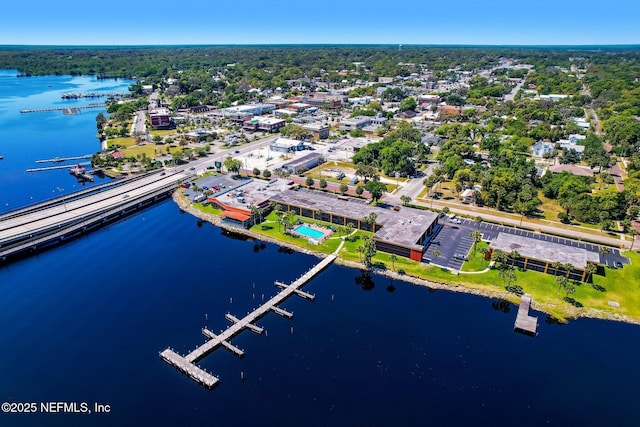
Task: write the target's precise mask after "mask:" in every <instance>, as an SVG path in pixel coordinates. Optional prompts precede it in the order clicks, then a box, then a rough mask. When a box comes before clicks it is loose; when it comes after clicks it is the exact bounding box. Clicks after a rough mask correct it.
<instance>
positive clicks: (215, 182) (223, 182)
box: [184, 174, 244, 201]
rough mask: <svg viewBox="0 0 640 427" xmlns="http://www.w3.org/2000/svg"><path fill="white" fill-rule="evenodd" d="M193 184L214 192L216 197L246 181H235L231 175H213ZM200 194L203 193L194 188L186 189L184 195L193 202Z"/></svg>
mask: <svg viewBox="0 0 640 427" xmlns="http://www.w3.org/2000/svg"><path fill="white" fill-rule="evenodd" d="M192 182H194V183H195V184H196V185H197V186H198V187H199V188H202V189H203V190H211V191H213V195H214V196H215V195H216V194H217V193H219V192H221V191H225V190H228V189H229V188H233V187H235V186H237V185H239V184H242V183H243V182H244V181H243V180H241V179H233V177H232V176H231V175H230V174H226V175H218V174H212V175H209V176H206V177H203V178H198V179H196V180H193V181H192ZM205 187H206V188H205ZM199 194H201V192H199V191H198V192H196V191H193V189H192V187H189V188H185V189H184V195H185V196H186V197H187V198H188V199H189V200H191V201H193V199H194V198H195V197H196V196H197V195H199Z"/></svg>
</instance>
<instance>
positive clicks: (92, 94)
mask: <svg viewBox="0 0 640 427" xmlns="http://www.w3.org/2000/svg"><path fill="white" fill-rule="evenodd" d="M126 95H127V94H126V93H117V92H89V93H63V94H62V95H60V98H62V99H80V98H102V97H105V96H106V97H108V98H118V97H123V96H126Z"/></svg>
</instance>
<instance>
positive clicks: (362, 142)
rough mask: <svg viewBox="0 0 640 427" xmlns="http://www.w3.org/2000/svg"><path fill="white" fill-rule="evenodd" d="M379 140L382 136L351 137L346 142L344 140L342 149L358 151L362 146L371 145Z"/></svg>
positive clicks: (352, 151)
mask: <svg viewBox="0 0 640 427" xmlns="http://www.w3.org/2000/svg"><path fill="white" fill-rule="evenodd" d="M379 140H380V138H375V139H371V138H360V137H358V138H350V139H347V140H346V142H344V143H343V144H342V145H340V150H342V151H349V152H351V153H357V152H358V151H360V149H361V148H362V147H364V146H366V145H369V144H371V143H372V142H378V141H379Z"/></svg>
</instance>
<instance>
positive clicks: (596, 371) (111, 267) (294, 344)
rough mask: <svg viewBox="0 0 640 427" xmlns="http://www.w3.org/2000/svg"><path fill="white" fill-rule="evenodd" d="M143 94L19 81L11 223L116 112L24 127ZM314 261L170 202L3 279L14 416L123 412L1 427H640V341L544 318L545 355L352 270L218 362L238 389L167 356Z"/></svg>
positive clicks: (5, 112) (483, 323) (10, 116)
mask: <svg viewBox="0 0 640 427" xmlns="http://www.w3.org/2000/svg"><path fill="white" fill-rule="evenodd" d="M127 84H128V82H122V81H118V82H115V81H110V82H98V81H95V80H92V79H90V78H70V77H42V78H40V77H38V78H28V79H17V78H15V72H13V74H12V73H11V72H4V73H0V155H4V156H5V160H2V161H0V178H1V179H2V181H0V182H2V183H1V184H0V202H1V203H2V205H7V204H8V206H9V208H11V207H13V206H18V205H21V204H25V203H28V201H30V200H31V197H33V198H34V199H36V200H40V199H43V198H47V197H51V193H55V192H59V191H58V190H57V189H56V187H60V188H64V191H65V192H66V191H71V189H74V188H75V189H77V188H78V184H77V183H75V181H73V179H72V178H71V177H69V175H68V174H67V172H66V171H61V172H60V173H57V172H55V173H50V172H46V173H45V172H43V173H41V174H40V175H37V174H26V173H25V172H24V169H26V167H33V161H34V160H36V159H37V158H46V157H56V156H59V157H62V156H66V155H76V154H85V152H86V153H91V152H93V151H95V150H97V148H98V142H97V139H95V137H94V134H95V115H96V114H97V113H98V111H99V110H88V112H83V113H82V114H80V115H77V116H63V115H62V114H61V113H46V114H33V115H20V114H19V113H18V112H17V111H19V110H20V109H22V108H36V107H46V106H51V105H58V104H59V103H60V102H62V101H60V100H59V94H60V93H64V92H80V91H83V92H88V91H92V90H97V89H101V90H106V91H121V90H122V89H123V88H126V86H127ZM48 85H51V86H48ZM56 91H58V92H57V93H56ZM78 103H79V105H81V104H82V103H81V102H80V101H78ZM27 165H28V166H27ZM74 185H75V186H76V187H74ZM54 195H55V194H54ZM315 262H317V259H315V258H314V257H311V256H307V255H302V254H298V253H286V252H283V251H281V250H279V248H278V247H277V246H275V245H271V244H264V245H261V244H260V242H255V241H243V240H238V239H231V238H229V237H226V236H224V235H222V234H221V231H220V230H219V229H218V228H215V227H213V226H211V225H209V224H202V223H200V222H198V220H197V219H196V218H193V217H191V216H190V215H188V214H185V213H181V212H180V210H179V209H178V208H177V207H176V206H175V205H174V204H173V202H171V201H165V202H162V203H160V204H158V205H156V206H154V207H152V208H150V209H147V210H145V211H143V212H140V213H138V214H136V215H134V216H132V217H129V218H127V219H126V220H123V221H120V222H118V223H116V224H113V225H111V226H109V227H107V228H104V229H102V230H99V231H97V232H94V233H92V234H90V235H88V236H85V237H82V238H80V239H77V240H75V241H73V242H70V243H68V244H66V245H64V246H61V247H59V248H55V249H52V250H49V251H46V252H44V253H41V254H39V255H36V256H34V257H31V258H28V259H24V260H20V261H17V262H15V263H12V264H9V265H4V266H1V267H0V349H1V351H0V378H2V380H1V381H0V400H2V401H10V402H38V403H39V402H49V401H62V402H88V403H90V404H91V405H93V403H94V402H100V403H105V404H109V405H110V406H111V408H112V409H111V413H109V414H91V415H87V414H46V415H45V414H16V415H14V414H2V413H0V425H106V426H113V425H221V426H241V425H258V424H262V425H274V426H298V425H305V426H306V425H309V426H327V425H363V426H371V425H379V426H399V425H402V426H405V425H406V426H414V425H436V426H438V425H449V426H458V425H460V426H464V425H501V426H502V425H504V426H510V425H524V426H540V425H556V426H568V425H581V426H637V425H640V410H639V409H638V405H637V401H638V397H639V393H638V391H637V390H638V385H639V383H640V381H639V380H638V378H640V368H639V367H638V366H639V364H638V363H637V361H636V359H637V353H638V350H639V345H638V343H639V342H640V341H639V338H640V333H639V331H640V328H638V327H637V326H630V325H625V324H619V323H612V322H605V321H597V320H579V321H574V322H571V323H570V324H568V325H562V326H559V325H550V324H546V323H545V322H544V316H543V315H542V314H540V313H535V314H538V315H539V316H540V319H541V325H540V328H539V336H538V337H537V338H534V339H532V338H529V337H526V336H523V335H519V334H515V333H514V332H513V321H514V319H515V314H516V311H517V310H516V307H514V306H509V311H508V312H507V313H505V312H503V311H502V310H496V309H494V308H493V307H492V301H491V300H489V299H484V298H479V297H475V296H469V295H461V294H454V293H448V292H442V291H437V292H433V291H430V290H428V289H426V288H423V287H419V286H415V285H410V284H407V283H404V282H398V281H395V282H392V281H391V280H390V279H387V278H382V277H374V278H373V280H374V286H373V288H372V289H369V290H365V289H363V287H362V286H359V285H358V284H357V283H356V278H357V276H358V271H356V270H352V269H347V268H345V267H341V266H337V265H334V266H331V267H330V268H328V269H327V270H326V271H325V272H323V273H322V274H321V275H320V276H318V277H317V278H316V279H314V280H313V281H312V282H310V283H309V284H308V285H307V286H305V290H306V291H308V292H311V293H314V294H315V295H316V300H315V301H313V302H309V301H306V300H302V299H300V298H295V297H294V298H291V299H289V300H287V301H286V302H285V303H284V304H283V308H285V309H287V310H289V311H293V312H294V313H295V316H294V318H293V319H292V320H287V319H284V318H282V317H279V316H277V315H275V314H269V315H267V316H266V317H264V318H263V319H261V320H260V321H259V322H258V324H259V325H260V326H262V327H264V328H265V329H266V330H267V336H264V335H263V336H257V335H255V334H253V333H251V332H243V333H242V334H241V335H239V336H238V337H237V338H235V339H234V340H233V343H234V344H235V345H237V346H239V347H240V348H242V349H244V350H245V351H246V353H245V357H244V358H243V359H238V358H237V357H235V356H234V355H232V354H231V353H229V352H226V351H223V350H218V351H216V352H214V353H213V354H211V355H210V356H208V357H206V358H205V359H204V360H203V361H202V362H201V365H202V366H204V367H206V368H207V369H208V370H210V371H211V372H213V373H214V374H216V375H218V376H219V377H220V379H221V383H220V385H219V386H218V387H217V388H216V389H215V390H213V391H207V390H205V389H204V388H202V387H201V386H199V385H197V384H195V383H193V382H192V381H190V380H189V379H188V378H187V377H185V376H183V375H181V374H180V373H178V372H177V371H175V370H174V369H173V368H171V367H169V366H168V365H166V364H165V363H164V362H162V361H161V360H160V358H159V357H158V353H159V352H160V351H162V350H163V349H164V348H166V347H168V346H171V347H173V348H174V349H175V350H177V351H178V352H180V353H183V354H184V353H186V352H188V351H190V350H191V349H192V348H193V347H195V346H196V345H199V344H201V343H202V342H203V341H204V338H203V337H202V336H201V333H200V329H201V328H202V327H203V326H205V325H206V326H207V327H209V328H210V329H212V330H213V331H219V330H221V329H223V328H225V327H226V326H227V324H228V323H227V321H226V320H225V319H224V314H225V313H226V312H231V313H233V314H236V315H238V316H242V315H244V314H245V313H246V312H247V311H249V310H250V309H251V308H253V307H255V306H257V305H258V304H260V302H261V300H262V298H263V295H264V298H265V299H266V298H268V297H270V296H272V295H273V294H274V293H275V292H276V288H275V287H274V286H273V282H274V281H275V280H281V281H291V280H293V279H295V278H296V277H297V276H298V275H300V274H301V273H302V272H304V271H305V270H307V269H308V268H309V267H310V266H312V265H313V264H314V263H315ZM206 317H208V321H207V320H205V319H206ZM292 328H293V329H292ZM241 374H242V375H244V381H242V380H241Z"/></svg>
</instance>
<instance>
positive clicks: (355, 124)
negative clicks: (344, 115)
mask: <svg viewBox="0 0 640 427" xmlns="http://www.w3.org/2000/svg"><path fill="white" fill-rule="evenodd" d="M371 119H372V118H371V117H369V116H358V117H352V118H350V119H344V120H342V121H341V122H340V125H339V127H338V129H340V130H346V131H352V130H355V129H362V128H363V127H365V126H369V125H370V124H371Z"/></svg>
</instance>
